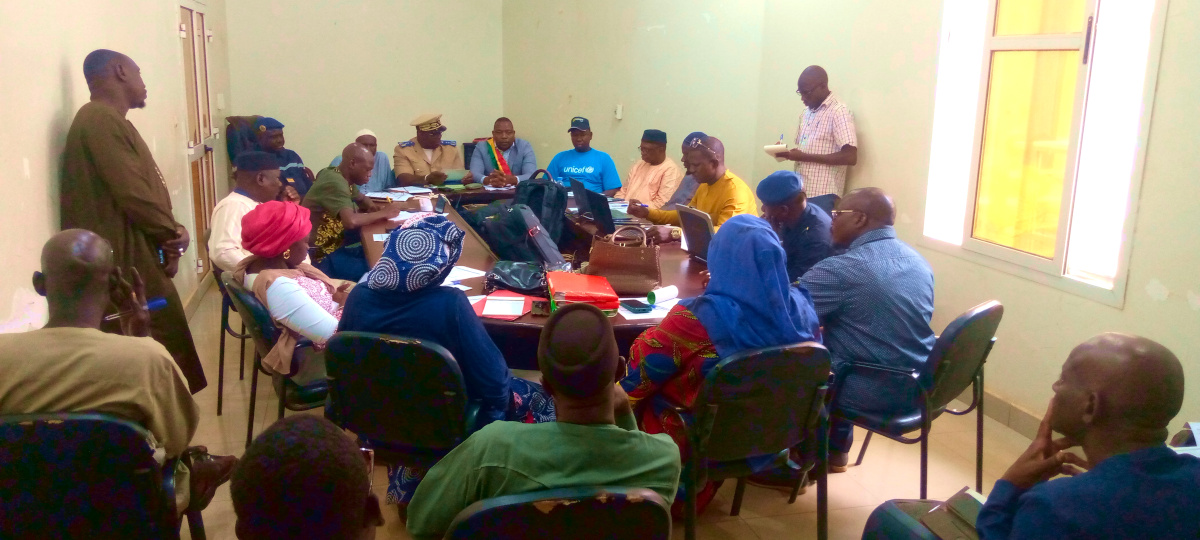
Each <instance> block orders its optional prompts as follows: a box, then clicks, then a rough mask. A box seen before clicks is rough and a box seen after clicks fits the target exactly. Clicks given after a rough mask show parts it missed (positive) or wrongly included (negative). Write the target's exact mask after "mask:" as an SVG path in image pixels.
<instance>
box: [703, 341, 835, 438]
mask: <svg viewBox="0 0 1200 540" xmlns="http://www.w3.org/2000/svg"><path fill="white" fill-rule="evenodd" d="M829 370H830V360H829V351H828V350H826V349H825V347H823V346H821V344H819V343H815V342H805V343H797V344H792V345H784V346H780V347H767V348H763V349H752V350H748V351H742V352H740V353H737V354H735V355H732V356H730V357H729V358H725V359H723V360H721V361H720V362H719V363H718V364H717V365H716V366H714V367H713V369H712V370H711V371H709V372H708V376H707V377H705V380H704V386H703V388H701V390H700V394H699V395H698V396H697V398H696V403H695V405H694V406H693V408H692V410H693V411H694V413H695V415H696V426H697V427H696V429H698V430H701V429H711V434H710V435H709V436H708V443H707V444H706V446H705V448H704V449H703V452H704V454H703V455H705V456H707V457H708V458H709V459H712V460H717V461H729V460H735V459H742V458H746V457H750V456H758V455H763V454H768V453H775V452H779V451H780V450H783V449H785V448H790V447H792V446H794V445H795V444H796V443H798V442H800V441H801V440H802V439H804V437H805V434H806V433H807V432H808V431H809V430H813V429H815V428H816V426H817V421H818V419H819V418H818V417H819V413H820V410H821V407H822V406H823V405H824V396H825V393H824V391H823V387H824V386H825V385H826V384H828V382H829ZM714 409H715V410H714ZM709 426H711V428H709ZM701 440H703V437H701Z"/></svg>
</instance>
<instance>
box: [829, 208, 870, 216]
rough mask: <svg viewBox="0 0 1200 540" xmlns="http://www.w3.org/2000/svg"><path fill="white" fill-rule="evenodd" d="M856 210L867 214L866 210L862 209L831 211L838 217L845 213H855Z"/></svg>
mask: <svg viewBox="0 0 1200 540" xmlns="http://www.w3.org/2000/svg"><path fill="white" fill-rule="evenodd" d="M855 212H858V213H860V214H863V215H866V212H863V211H862V210H834V211H832V212H830V213H831V214H833V217H838V216H840V215H843V214H853V213H855Z"/></svg>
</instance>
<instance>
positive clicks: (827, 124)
mask: <svg viewBox="0 0 1200 540" xmlns="http://www.w3.org/2000/svg"><path fill="white" fill-rule="evenodd" d="M796 93H797V94H800V99H802V100H803V101H804V105H805V109H804V113H803V114H801V115H800V126H799V127H798V128H797V129H796V140H795V143H796V147H795V148H792V149H791V150H786V151H783V152H780V153H778V154H775V155H776V156H777V157H781V158H784V159H790V160H792V161H795V162H796V173H797V174H799V175H800V177H801V178H803V179H804V192H805V193H806V194H807V195H808V196H809V197H816V196H818V195H826V194H830V193H833V194H835V195H837V196H839V197H841V196H842V192H843V191H844V190H845V189H846V170H847V169H848V168H849V167H850V166H851V165H854V164H855V163H858V134H857V133H856V132H855V129H854V115H853V114H851V113H850V109H848V108H846V105H845V104H844V103H842V102H841V101H838V99H837V98H836V97H834V96H833V92H830V91H829V75H827V74H826V73H825V70H824V69H823V68H821V66H808V67H807V68H805V69H804V72H802V73H801V74H800V79H799V80H797V81H796Z"/></svg>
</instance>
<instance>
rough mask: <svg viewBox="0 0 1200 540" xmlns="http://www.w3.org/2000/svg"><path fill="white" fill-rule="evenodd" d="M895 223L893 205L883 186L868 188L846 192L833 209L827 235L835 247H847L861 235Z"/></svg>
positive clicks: (894, 207) (894, 206) (894, 208)
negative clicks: (881, 187)
mask: <svg viewBox="0 0 1200 540" xmlns="http://www.w3.org/2000/svg"><path fill="white" fill-rule="evenodd" d="M895 224H896V205H895V204H894V203H892V198H891V197H888V196H887V194H886V193H884V192H883V190H882V189H879V188H874V187H868V188H861V189H856V190H854V191H851V192H850V193H847V194H846V196H845V197H843V198H842V200H841V201H839V202H838V205H837V209H836V210H834V212H833V222H832V223H831V224H830V228H829V234H830V236H831V237H832V239H833V243H834V245H836V246H840V247H846V246H849V245H850V243H851V242H853V241H855V240H856V239H858V237H860V236H862V235H863V234H865V233H867V232H870V231H873V230H875V229H879V228H882V227H888V226H891V225H895Z"/></svg>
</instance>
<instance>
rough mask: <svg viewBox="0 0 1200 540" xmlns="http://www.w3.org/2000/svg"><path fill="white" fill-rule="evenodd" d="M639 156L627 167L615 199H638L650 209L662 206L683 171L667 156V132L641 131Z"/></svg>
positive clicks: (677, 183) (669, 197) (672, 193)
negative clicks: (627, 173)
mask: <svg viewBox="0 0 1200 540" xmlns="http://www.w3.org/2000/svg"><path fill="white" fill-rule="evenodd" d="M638 150H639V151H640V152H641V153H642V159H639V160H637V161H635V162H633V165H631V166H630V167H629V176H627V177H626V178H625V184H624V185H622V186H621V189H619V190H617V194H616V195H614V197H616V198H618V199H641V200H643V201H646V204H647V205H648V206H649V207H650V208H662V207H663V206H664V205H666V204H667V201H669V200H671V196H672V195H674V194H675V189H676V188H678V187H679V179H680V178H682V177H683V174H682V173H681V172H680V170H679V166H678V165H676V164H675V160H673V159H671V158H669V157H667V134H666V133H665V132H663V131H660V130H657V129H647V130H646V131H645V132H643V133H642V142H641V143H640V144H639V146H638Z"/></svg>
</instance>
